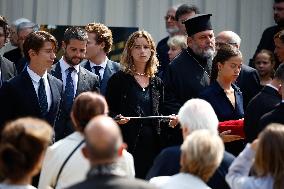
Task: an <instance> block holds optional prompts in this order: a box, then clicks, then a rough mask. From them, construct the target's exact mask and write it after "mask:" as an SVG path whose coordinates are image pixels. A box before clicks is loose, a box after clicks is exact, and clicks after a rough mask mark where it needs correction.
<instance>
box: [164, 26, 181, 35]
mask: <svg viewBox="0 0 284 189" xmlns="http://www.w3.org/2000/svg"><path fill="white" fill-rule="evenodd" d="M178 31H179V29H178V28H177V27H174V28H167V32H168V33H169V34H170V35H173V34H175V33H177V32H178Z"/></svg>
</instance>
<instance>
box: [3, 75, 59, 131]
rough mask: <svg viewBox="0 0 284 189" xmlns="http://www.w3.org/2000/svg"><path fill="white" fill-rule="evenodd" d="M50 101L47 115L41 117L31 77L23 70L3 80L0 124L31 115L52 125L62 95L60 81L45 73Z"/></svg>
mask: <svg viewBox="0 0 284 189" xmlns="http://www.w3.org/2000/svg"><path fill="white" fill-rule="evenodd" d="M47 78H48V81H49V85H50V91H51V98H52V103H51V107H50V109H49V112H48V114H47V116H45V117H42V115H41V113H40V112H41V111H40V106H39V103H38V97H37V94H36V91H35V89H34V86H33V83H32V79H31V77H30V76H29V74H28V72H27V70H24V71H23V72H21V73H20V74H19V75H17V76H16V77H14V78H12V79H11V80H9V81H7V82H4V83H3V86H2V87H1V88H0V104H1V105H0V115H1V116H0V126H1V128H3V126H4V125H3V124H4V123H5V122H7V121H11V120H14V119H16V118H20V117H25V116H31V117H36V118H42V119H45V120H46V121H47V122H48V123H49V124H51V125H54V121H55V118H56V115H57V113H58V110H59V105H60V101H61V95H62V82H61V81H60V80H58V79H56V78H55V77H53V76H52V75H50V74H47Z"/></svg>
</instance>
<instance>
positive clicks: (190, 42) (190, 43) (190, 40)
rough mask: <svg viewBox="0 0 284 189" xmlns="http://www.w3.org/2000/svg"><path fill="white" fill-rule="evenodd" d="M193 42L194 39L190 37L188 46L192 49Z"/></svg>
mask: <svg viewBox="0 0 284 189" xmlns="http://www.w3.org/2000/svg"><path fill="white" fill-rule="evenodd" d="M192 40H193V38H192V37H190V36H188V37H187V46H188V47H190V48H191V47H192Z"/></svg>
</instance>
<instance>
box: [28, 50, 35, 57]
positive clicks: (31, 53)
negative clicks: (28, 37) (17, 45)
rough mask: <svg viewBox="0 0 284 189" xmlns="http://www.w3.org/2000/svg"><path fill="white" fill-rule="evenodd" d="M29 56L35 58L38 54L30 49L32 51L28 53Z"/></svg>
mask: <svg viewBox="0 0 284 189" xmlns="http://www.w3.org/2000/svg"><path fill="white" fill-rule="evenodd" d="M28 54H29V57H33V56H35V55H36V52H35V51H34V50H33V49H30V50H29V51H28Z"/></svg>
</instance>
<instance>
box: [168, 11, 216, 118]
mask: <svg viewBox="0 0 284 189" xmlns="http://www.w3.org/2000/svg"><path fill="white" fill-rule="evenodd" d="M210 16H212V15H211V14H197V15H195V16H194V17H192V18H189V19H188V20H186V21H184V22H183V23H184V24H185V27H186V30H187V35H188V37H187V44H188V48H187V49H185V50H183V51H182V52H181V53H180V55H178V56H177V57H176V58H175V59H174V60H173V61H172V62H171V63H170V65H169V66H168V68H167V70H166V72H165V77H164V83H165V88H166V97H165V101H166V106H165V112H166V113H167V114H176V113H177V112H178V110H179V108H180V107H181V106H182V105H183V104H184V103H185V102H186V101H187V100H189V99H191V98H196V97H197V96H198V94H199V93H200V92H201V90H203V89H204V88H205V87H206V86H208V85H209V84H210V74H211V66H212V59H213V56H214V52H215V38H214V32H213V29H212V26H211V23H210Z"/></svg>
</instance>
